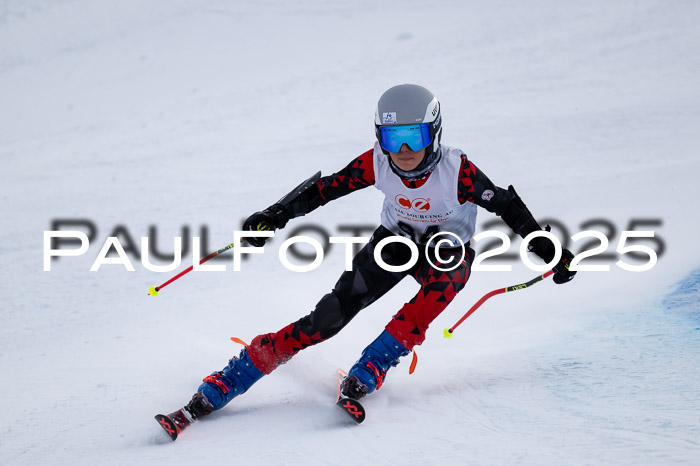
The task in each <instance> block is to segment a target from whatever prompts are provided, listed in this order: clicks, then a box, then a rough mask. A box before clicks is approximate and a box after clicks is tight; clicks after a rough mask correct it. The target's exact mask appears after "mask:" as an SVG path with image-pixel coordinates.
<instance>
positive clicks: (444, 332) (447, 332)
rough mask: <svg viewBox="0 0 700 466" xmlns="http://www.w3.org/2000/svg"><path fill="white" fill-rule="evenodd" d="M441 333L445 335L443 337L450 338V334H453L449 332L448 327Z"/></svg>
mask: <svg viewBox="0 0 700 466" xmlns="http://www.w3.org/2000/svg"><path fill="white" fill-rule="evenodd" d="M442 334H443V335H445V338H452V335H453V334H452V332H450V329H449V328H446V329H445V330H444V331H443V332H442Z"/></svg>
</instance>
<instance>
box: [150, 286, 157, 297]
mask: <svg viewBox="0 0 700 466" xmlns="http://www.w3.org/2000/svg"><path fill="white" fill-rule="evenodd" d="M148 294H150V295H151V296H158V290H156V287H155V286H152V287H150V288H149V289H148Z"/></svg>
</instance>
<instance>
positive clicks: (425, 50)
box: [0, 0, 700, 465]
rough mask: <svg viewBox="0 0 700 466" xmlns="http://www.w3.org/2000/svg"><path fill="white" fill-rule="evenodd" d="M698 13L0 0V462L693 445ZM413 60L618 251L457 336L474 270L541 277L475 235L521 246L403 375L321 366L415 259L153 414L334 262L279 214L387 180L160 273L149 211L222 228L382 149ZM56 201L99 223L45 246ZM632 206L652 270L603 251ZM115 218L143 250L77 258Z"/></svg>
mask: <svg viewBox="0 0 700 466" xmlns="http://www.w3.org/2000/svg"><path fill="white" fill-rule="evenodd" d="M699 21H700V3H698V2H690V1H678V2H665V1H661V0H659V1H652V0H640V1H617V2H602V1H593V2H557V1H553V0H552V1H533V2H517V1H507V2H504V1H495V2H470V1H467V2H463V1H438V2H425V1H406V0H404V1H401V2H398V1H383V2H373V1H359V2H327V1H321V0H303V1H297V2H284V1H280V0H270V1H266V2H243V1H234V2H229V1H217V0H213V1H190V0H173V1H168V2H157V1H119V2H116V1H115V2H91V1H87V0H74V1H56V0H27V1H13V0H5V1H3V2H0V162H1V166H2V169H1V170H0V207H1V209H2V210H1V213H2V219H3V220H2V225H3V228H2V231H1V232H0V257H1V258H2V268H1V269H0V290H1V293H2V296H1V300H0V306H1V311H0V387H1V394H2V399H3V403H2V415H0V464H11V465H15V464H28V465H29V464H31V465H34V464H160V463H167V464H203V463H205V462H206V463H213V462H217V463H218V462H221V461H225V462H228V463H235V464H242V465H243V464H263V463H264V464H299V465H315V464H319V465H326V464H350V463H354V464H356V463H371V464H395V465H407V464H421V465H423V464H538V465H541V464H671V463H674V464H698V461H699V458H700V370H699V369H700V312H699V307H700V303H699V302H698V291H699V287H700V278H699V276H698V272H697V270H698V268H699V267H700V254H698V245H697V232H698V229H699V227H700V220H699V219H698V218H699V217H698V214H697V208H696V205H697V201H696V199H697V198H698V195H699V194H700V190H699V189H698V176H699V175H700V140H699V139H698V130H699V129H700V86H698V82H700V29H698V27H697V24H698V22H699ZM404 82H410V83H418V84H422V85H424V86H426V87H428V88H429V89H431V90H433V92H435V93H436V95H437V96H438V97H439V98H440V100H441V102H442V113H443V119H444V139H443V141H444V142H445V143H447V144H448V145H451V146H455V147H460V148H462V149H463V150H464V151H465V152H466V153H467V154H468V155H469V157H470V158H471V160H472V161H474V163H476V164H477V165H478V166H479V167H480V168H481V169H482V170H483V171H484V172H485V173H486V174H487V175H489V177H490V178H491V179H492V180H493V181H494V182H496V183H497V184H498V185H500V186H503V187H506V186H508V185H509V184H513V185H514V186H515V187H516V188H517V189H518V192H519V193H520V195H521V196H522V197H523V199H524V200H525V201H526V202H527V204H528V206H529V208H530V209H531V210H532V212H533V213H534V215H535V216H536V217H537V218H538V219H550V223H552V225H553V226H555V227H556V228H554V229H553V231H554V232H555V233H557V234H558V235H559V236H560V237H565V236H571V235H573V234H575V233H577V232H579V231H582V230H586V229H595V230H599V231H601V232H603V233H604V234H605V235H607V236H609V240H610V242H609V246H608V250H607V252H608V254H612V256H611V257H608V258H600V257H599V258H594V259H592V260H591V259H589V260H588V262H584V263H586V264H606V265H609V266H610V270H609V271H607V272H580V273H579V274H578V275H577V277H576V279H575V280H574V281H573V282H572V283H570V284H567V285H563V286H558V285H555V284H554V283H552V281H551V280H548V281H546V282H543V283H541V284H538V285H537V286H535V287H533V288H531V289H527V290H523V291H518V292H516V293H512V294H510V293H508V294H506V295H501V296H498V297H496V298H493V299H492V300H491V301H488V302H487V303H486V304H485V305H484V306H483V307H482V308H481V309H479V311H478V312H477V313H475V314H474V315H473V316H472V317H471V318H470V319H468V320H467V321H466V322H465V323H464V324H463V325H462V326H461V327H460V328H459V329H458V330H457V331H456V332H455V334H454V338H452V339H451V340H447V339H444V338H443V337H442V330H443V329H444V328H445V327H449V326H450V325H452V324H453V323H454V322H455V321H456V320H457V319H458V318H459V317H461V316H462V314H463V313H464V312H465V311H466V310H467V309H468V308H469V307H470V306H471V305H472V303H474V302H475V301H476V300H477V299H478V298H479V297H481V296H482V295H483V294H484V293H486V292H488V291H490V290H492V289H494V288H498V287H503V286H506V285H512V284H516V283H520V282H524V281H526V280H528V279H530V278H531V277H533V276H535V275H537V273H536V272H533V271H532V270H529V269H527V268H526V267H525V266H523V265H522V264H521V263H520V261H519V260H517V259H513V260H510V261H509V262H504V261H500V262H487V263H492V264H496V265H498V264H501V265H503V264H506V263H510V264H512V265H513V270H512V271H511V272H474V273H473V275H472V277H471V279H470V283H469V284H468V286H467V288H466V289H465V290H464V291H463V292H462V293H461V294H460V295H459V296H458V298H457V299H456V301H455V302H454V303H453V304H452V305H451V306H450V307H449V308H448V309H447V310H446V311H445V312H444V313H443V314H442V315H441V316H440V317H439V318H438V319H437V320H436V321H435V323H434V324H433V326H432V327H431V329H430V330H429V334H428V339H427V340H426V342H425V343H424V344H423V345H422V346H421V347H419V348H418V354H419V363H418V367H417V370H416V372H415V373H414V374H413V375H409V374H408V370H407V366H408V364H407V363H406V362H404V363H403V364H401V365H399V366H398V367H397V368H395V369H392V371H391V372H390V373H389V375H388V378H387V382H386V384H385V386H384V387H382V389H381V390H379V391H378V392H376V393H375V394H373V395H372V396H371V397H369V398H368V399H367V401H366V403H365V404H366V407H367V409H368V416H367V420H366V421H365V423H364V424H363V425H361V426H355V425H349V424H348V422H347V420H346V419H344V418H343V417H342V413H339V412H337V411H338V410H337V409H336V408H334V407H333V398H334V391H335V379H334V372H335V370H336V368H337V367H343V368H348V367H349V366H350V365H351V364H352V363H353V362H354V361H355V360H356V359H357V357H358V356H359V354H360V351H361V350H362V349H363V348H364V347H365V345H366V344H368V343H369V342H370V341H372V340H373V339H374V338H375V337H376V335H377V334H378V333H379V332H380V331H381V329H382V328H383V326H384V325H385V324H386V322H387V321H388V320H389V319H390V318H391V316H392V315H393V314H394V313H395V312H396V311H397V310H398V309H399V307H400V306H401V305H402V303H404V302H405V301H407V300H409V299H410V297H411V296H413V294H414V293H415V292H416V290H417V285H416V284H415V283H412V282H410V281H409V280H406V281H404V282H402V283H401V284H400V285H399V286H397V287H396V288H395V289H394V290H392V291H391V292H390V293H389V294H388V295H387V296H385V297H384V298H383V299H382V300H380V301H379V302H377V303H375V304H374V305H372V306H371V307H369V308H368V309H366V310H365V311H363V312H362V313H360V314H359V316H358V317H356V318H355V319H354V320H353V321H352V322H351V323H350V324H349V325H348V326H347V327H346V328H345V329H344V330H343V331H342V332H341V333H340V334H339V335H338V336H336V337H334V338H333V339H331V340H329V341H327V342H325V343H323V344H322V345H318V346H315V347H312V348H309V349H307V350H305V351H303V352H302V353H301V354H300V355H299V356H298V357H296V358H295V359H293V360H292V361H290V362H289V363H288V364H286V365H285V366H282V367H281V368H279V369H278V370H277V371H276V372H275V373H273V374H272V375H271V376H269V377H265V378H264V379H262V380H261V381H260V382H259V383H258V384H257V385H256V386H255V387H254V388H253V389H252V390H251V391H250V392H249V393H247V394H245V395H244V396H242V397H240V398H238V399H236V400H235V401H234V402H232V403H231V404H230V405H229V406H227V407H226V408H224V409H222V410H221V411H219V412H217V413H215V414H213V415H212V416H210V418H208V419H207V420H206V421H205V422H201V423H199V424H197V425H195V426H193V427H191V428H190V429H189V430H188V431H186V432H185V433H183V435H182V437H181V438H180V439H178V441H177V442H175V443H171V442H170V441H169V440H167V439H166V437H165V436H164V434H163V433H162V432H160V429H159V427H158V426H157V425H156V423H155V421H154V420H153V415H154V414H156V413H157V412H169V411H171V410H174V409H176V408H178V407H180V406H182V405H183V404H184V403H185V402H186V401H187V400H188V399H189V397H190V396H191V394H192V393H193V392H194V391H195V390H196V387H197V386H198V384H199V382H200V380H201V379H202V377H204V376H205V375H208V374H209V373H211V372H213V371H215V370H219V369H221V368H222V367H223V366H224V365H225V364H226V363H227V361H228V359H229V358H230V357H231V356H233V355H234V354H237V353H238V352H239V351H240V346H237V345H235V344H234V343H232V342H231V341H230V340H229V338H230V337H231V336H237V337H240V338H242V339H244V340H250V339H252V337H253V336H255V335H257V334H259V333H263V332H270V331H276V330H277V329H279V328H281V327H282V326H284V325H286V324H288V323H289V322H292V321H294V320H296V319H298V318H299V317H301V316H303V315H305V314H306V313H308V312H309V311H310V310H312V309H313V307H314V305H315V303H316V302H317V300H318V299H319V298H320V297H321V296H322V295H323V294H325V293H326V292H328V291H329V290H330V289H331V288H332V286H333V284H334V283H335V281H336V279H337V277H338V276H339V275H340V272H341V271H342V269H343V266H344V259H345V256H344V253H343V250H342V248H340V247H338V246H336V247H334V248H333V249H332V250H330V251H329V252H328V254H326V256H325V258H324V260H323V262H322V264H321V265H320V267H318V268H317V269H316V270H314V271H312V272H308V273H295V272H292V271H289V270H287V269H285V268H284V267H282V265H281V264H280V261H279V259H278V256H277V253H278V250H279V246H280V244H281V243H282V240H283V239H284V238H286V237H288V235H289V234H290V233H293V230H294V228H297V227H303V228H305V229H306V231H305V232H302V233H299V234H311V235H316V236H319V231H318V229H317V231H316V232H315V233H314V232H312V231H310V227H314V226H315V227H320V228H321V229H322V230H321V231H320V232H321V233H323V232H324V231H325V232H327V233H328V234H331V235H335V236H352V233H351V232H349V230H348V228H349V227H355V226H362V225H370V226H374V225H377V224H378V222H379V211H380V208H381V200H382V197H381V195H380V194H379V193H378V191H376V190H374V189H373V188H369V189H366V190H363V191H360V192H357V193H354V194H353V195H351V196H347V197H345V198H342V199H339V200H337V201H335V202H334V203H333V204H331V205H330V206H327V207H325V208H322V209H319V210H318V211H315V212H313V213H312V214H310V215H309V216H307V217H305V218H302V219H297V220H295V221H293V222H291V223H290V225H289V226H288V227H287V228H286V229H285V230H283V231H281V232H279V233H278V237H276V238H275V239H274V240H273V241H272V242H271V243H269V244H268V245H267V246H266V247H265V252H264V254H263V255H261V256H256V257H251V258H250V259H249V260H247V261H245V262H244V264H243V270H242V271H240V272H234V271H232V262H231V261H230V257H231V256H230V254H228V255H227V257H228V259H227V260H223V261H217V262H216V264H217V265H225V266H226V268H227V270H226V271H225V272H209V273H203V272H194V273H191V274H189V275H187V276H186V277H183V278H182V279H180V280H178V281H177V282H175V283H173V284H171V285H170V286H169V287H167V288H165V289H164V290H163V291H162V292H161V294H160V296H158V297H157V298H153V297H150V296H147V293H146V291H147V289H148V287H149V286H151V285H158V284H160V283H162V282H164V281H165V280H166V279H167V278H169V277H170V276H172V275H174V274H175V273H176V271H173V272H163V273H158V272H151V271H149V270H147V269H146V268H145V267H144V266H143V265H142V263H141V261H140V259H139V256H138V255H137V253H138V252H139V251H141V249H142V248H141V244H140V238H141V237H146V236H148V237H149V238H150V240H151V241H156V240H157V249H158V250H159V251H161V252H167V253H170V254H172V251H173V238H174V237H176V236H183V237H185V238H188V240H189V241H190V244H191V237H192V236H201V237H203V238H204V237H206V238H207V241H208V243H207V244H208V249H209V250H211V249H215V248H218V247H221V246H224V245H226V244H229V243H230V242H231V241H233V230H235V229H237V228H239V227H240V222H241V220H242V219H243V218H245V217H246V216H247V215H249V214H250V213H252V212H254V211H255V210H259V209H262V208H264V207H266V206H268V205H269V204H271V203H273V202H275V201H276V200H277V199H279V198H280V197H282V195H284V194H285V193H286V192H287V191H288V190H289V189H290V188H291V187H293V186H295V185H296V184H298V183H299V182H300V181H301V180H303V179H305V178H306V177H308V176H309V175H311V174H312V173H313V172H315V171H316V170H322V171H323V173H324V174H330V173H332V172H334V171H336V170H338V169H340V168H342V167H343V166H344V165H345V164H346V163H348V162H349V161H350V160H351V159H352V158H354V157H355V156H357V155H359V154H360V153H362V152H364V151H366V150H368V149H369V148H370V147H371V145H372V143H373V138H374V135H373V126H372V124H373V117H374V106H375V104H376V100H377V99H378V98H379V96H380V95H381V93H382V92H383V91H384V90H385V89H387V88H388V87H390V86H392V85H395V84H399V83H404ZM493 218H494V217H493V216H492V215H491V214H489V213H488V212H485V211H482V212H481V213H480V217H479V226H480V229H481V230H484V229H493V226H492V225H489V224H487V222H489V221H491V220H493ZM60 219H63V220H71V221H75V220H83V221H88V222H90V223H91V224H92V225H93V226H94V227H95V231H94V232H93V233H94V235H91V236H92V241H91V242H90V246H89V249H88V251H87V253H85V254H84V255H82V256H79V257H62V258H60V259H54V260H53V261H52V262H51V271H50V272H47V271H44V270H43V268H44V260H43V250H44V243H43V235H44V233H43V232H44V231H46V230H51V229H52V223H53V222H54V221H55V220H60ZM555 222H556V223H555ZM183 226H184V227H186V230H185V232H184V233H183ZM562 226H563V228H565V229H566V230H567V232H562ZM202 227H206V231H204V232H202ZM61 229H64V230H66V229H67V230H70V229H78V230H81V231H87V232H89V231H88V229H87V228H86V227H85V224H83V225H82V226H78V227H75V226H73V227H71V226H69V225H68V226H66V225H64V226H62V227H61ZM115 230H116V231H115ZM149 230H151V231H150V232H149ZM623 230H653V231H654V233H655V238H653V239H646V240H641V242H639V243H638V244H644V245H647V246H648V247H652V248H654V249H656V250H657V252H659V260H658V263H657V264H656V265H655V266H654V267H653V268H652V269H651V270H649V271H646V272H629V271H625V270H622V269H621V268H620V267H619V266H618V265H616V264H615V261H617V260H619V259H622V260H623V261H625V262H629V263H631V264H637V265H639V264H642V263H644V260H636V262H635V260H633V259H632V258H630V257H629V255H628V254H624V255H623V254H617V253H616V252H615V251H616V248H618V243H619V241H620V236H621V232H622V231H623ZM563 233H567V234H566V235H564V234H563ZM365 234H366V232H365ZM111 235H112V236H117V237H118V238H120V244H122V245H123V246H124V247H125V248H127V249H128V251H127V252H129V253H130V254H129V256H128V257H129V259H130V262H131V263H132V264H133V266H134V269H135V271H133V272H129V271H127V270H126V267H125V266H124V265H118V264H116V265H115V264H103V265H102V266H101V267H100V268H99V270H98V271H97V272H91V271H90V268H91V266H92V264H93V261H95V259H96V258H97V257H98V254H99V253H100V250H101V248H102V246H103V244H105V242H106V241H107V238H108V236H111ZM129 240H132V241H131V242H129ZM587 241H589V240H582V241H581V242H577V243H574V242H573V241H571V240H569V244H570V247H571V248H572V249H573V250H574V251H575V252H578V251H580V250H582V249H584V248H583V247H582V246H583V244H582V243H584V242H587ZM519 244H520V242H519V241H514V242H513V244H512V245H511V249H510V252H517V250H518V247H519ZM595 244H596V243H595V242H594V243H592V244H591V245H589V246H588V248H590V247H592V246H593V245H595ZM482 246H483V244H482V245H477V247H478V248H480V249H481V250H483V249H484V248H483V247H482ZM75 247H76V246H75V245H66V246H64V249H70V248H75ZM662 249H663V250H662ZM110 257H112V256H110ZM115 257H116V256H115ZM151 259H152V260H154V261H155V262H156V263H158V264H161V265H164V264H166V265H167V262H168V261H157V260H155V259H153V258H151ZM293 260H296V261H297V262H298V263H304V262H303V261H300V260H298V259H293ZM191 261H192V254H191V252H188V253H187V254H186V255H185V256H184V257H183V263H182V264H181V265H180V267H178V269H177V270H180V269H182V268H184V267H186V266H187V265H189V264H190V263H191ZM307 263H308V261H307Z"/></svg>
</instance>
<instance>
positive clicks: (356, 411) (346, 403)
mask: <svg viewBox="0 0 700 466" xmlns="http://www.w3.org/2000/svg"><path fill="white" fill-rule="evenodd" d="M336 405H337V406H338V407H339V408H340V409H342V410H343V411H345V413H346V414H347V415H348V416H350V418H351V419H352V420H353V421H355V422H356V423H358V424H361V423H362V421H364V420H365V408H364V407H363V406H362V404H360V402H359V401H357V400H353V399H352V398H340V399H339V400H338V401H337V402H336Z"/></svg>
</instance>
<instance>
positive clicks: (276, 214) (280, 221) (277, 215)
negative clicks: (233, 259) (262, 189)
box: [243, 204, 289, 248]
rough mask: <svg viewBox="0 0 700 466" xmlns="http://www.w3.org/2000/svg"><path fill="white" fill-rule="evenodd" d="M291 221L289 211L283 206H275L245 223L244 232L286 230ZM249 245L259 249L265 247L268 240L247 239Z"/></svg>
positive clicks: (255, 214) (258, 213) (257, 213)
mask: <svg viewBox="0 0 700 466" xmlns="http://www.w3.org/2000/svg"><path fill="white" fill-rule="evenodd" d="M288 221H289V214H288V213H287V209H285V208H284V206H283V205H281V204H273V205H271V206H270V207H268V208H267V209H265V210H263V211H262V212H255V213H254V214H253V215H251V216H250V217H248V218H247V219H246V221H245V222H243V230H244V231H275V230H277V229H278V228H284V226H285V225H286V224H287V222H288ZM246 241H248V244H250V245H251V246H255V247H256V248H259V247H261V246H264V245H265V241H267V238H259V237H250V238H246Z"/></svg>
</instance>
